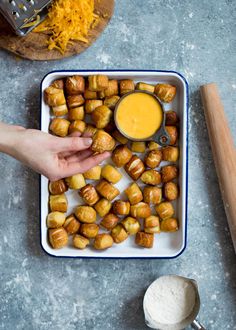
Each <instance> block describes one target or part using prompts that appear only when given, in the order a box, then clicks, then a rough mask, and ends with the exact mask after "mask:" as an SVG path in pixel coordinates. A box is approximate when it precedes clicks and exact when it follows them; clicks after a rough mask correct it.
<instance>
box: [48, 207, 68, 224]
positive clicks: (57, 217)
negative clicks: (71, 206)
mask: <svg viewBox="0 0 236 330" xmlns="http://www.w3.org/2000/svg"><path fill="white" fill-rule="evenodd" d="M65 220H66V216H65V214H64V213H62V212H58V211H55V212H51V213H49V214H48V215H47V227H48V228H59V227H61V226H63V224H64V222H65Z"/></svg>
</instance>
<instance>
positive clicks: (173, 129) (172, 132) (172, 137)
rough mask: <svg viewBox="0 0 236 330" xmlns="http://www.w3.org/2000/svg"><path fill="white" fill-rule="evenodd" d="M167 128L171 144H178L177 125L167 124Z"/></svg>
mask: <svg viewBox="0 0 236 330" xmlns="http://www.w3.org/2000/svg"><path fill="white" fill-rule="evenodd" d="M165 129H166V131H167V133H168V135H169V137H170V143H169V144H170V145H171V146H173V145H174V144H176V142H177V139H178V130H177V128H176V126H165Z"/></svg>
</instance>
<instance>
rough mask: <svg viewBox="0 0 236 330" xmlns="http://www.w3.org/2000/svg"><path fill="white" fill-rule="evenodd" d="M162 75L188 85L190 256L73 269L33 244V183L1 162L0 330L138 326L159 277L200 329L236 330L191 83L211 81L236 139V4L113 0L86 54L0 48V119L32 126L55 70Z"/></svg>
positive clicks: (226, 238) (233, 271)
mask: <svg viewBox="0 0 236 330" xmlns="http://www.w3.org/2000/svg"><path fill="white" fill-rule="evenodd" d="M106 68H111V69H116V68H117V69H124V68H127V69H170V70H177V71H180V72H181V73H182V74H183V75H185V77H186V78H187V79H188V81H189V84H190V122H189V138H190V149H189V200H188V202H189V212H188V216H189V226H188V247H187V250H186V251H185V252H184V254H183V255H182V256H181V257H179V258H177V259H175V260H79V259H77V260H71V259H55V258H51V257H49V256H47V255H46V254H45V253H44V252H43V251H42V250H41V247H40V243H39V210H38V201H39V195H38V188H39V187H38V176H37V175H36V174H35V173H33V172H32V171H31V170H29V169H27V168H25V167H23V166H21V164H19V163H18V162H16V161H15V160H13V159H10V158H9V157H7V156H5V155H0V185H1V188H0V189H1V190H0V233H1V237H0V256H1V259H0V329H4V330H13V329H24V330H48V329H50V330H75V329H79V330H85V329H86V330H87V329H88V330H91V329H96V330H98V329H104V330H108V329H113V330H121V329H135V330H138V329H142V330H143V329H146V328H147V327H146V326H145V324H144V318H143V312H142V297H143V293H144V291H145V289H146V288H147V286H148V285H149V284H150V283H151V282H152V281H153V280H154V279H155V278H156V277H158V276H159V275H162V274H169V273H177V274H181V275H184V276H189V277H192V278H194V279H196V280H197V281H198V283H199V288H200V294H201V300H202V308H201V312H200V315H199V319H201V321H202V323H204V324H205V326H206V328H207V329H224V330H225V329H230V330H233V329H236V308H235V307H236V284H235V283H236V256H235V254H234V252H233V247H232V243H231V239H230V234H229V231H228V227H227V222H226V216H225V212H224V209H223V204H222V200H221V195H220V192H219V186H218V182H217V177H216V173H215V169H214V164H213V160H212V154H211V150H210V145H209V142H208V135H207V130H206V125H205V121H204V116H203V110H202V106H201V103H200V98H199V86H200V85H201V84H203V83H206V82H211V81H216V82H217V83H218V84H219V86H220V91H221V96H222V100H223V103H224V105H225V111H226V114H227V117H228V120H229V123H230V127H231V129H232V132H233V135H234V138H235V137H236V125H235V103H236V3H235V1H233V0H219V1H217V2H216V1H214V0H202V1H194V0H182V1H175V0H165V1H163V0H160V1H157V0H156V1H155V0H147V1H142V0H117V1H116V9H115V15H114V17H113V19H112V21H111V23H110V25H109V27H108V28H107V29H106V31H105V32H104V34H103V35H102V36H101V37H100V38H99V40H97V42H96V43H95V44H94V45H93V46H92V47H90V48H89V49H88V50H87V51H86V52H85V53H83V54H81V55H80V56H76V57H73V58H70V59H66V60H64V61H60V62H29V61H24V60H18V59H16V58H15V57H14V56H12V55H10V54H7V53H6V52H3V51H0V119H1V120H3V121H6V122H8V123H18V124H21V125H25V126H27V127H38V125H39V122H38V115H39V111H40V109H39V84H40V80H41V79H42V77H43V76H44V75H45V74H46V73H47V72H48V71H51V70H55V69H106Z"/></svg>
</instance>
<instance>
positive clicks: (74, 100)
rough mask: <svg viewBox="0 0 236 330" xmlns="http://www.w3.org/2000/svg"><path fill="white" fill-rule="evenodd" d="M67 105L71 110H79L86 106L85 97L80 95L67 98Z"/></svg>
mask: <svg viewBox="0 0 236 330" xmlns="http://www.w3.org/2000/svg"><path fill="white" fill-rule="evenodd" d="M66 100H67V105H68V107H69V108H70V109H72V108H77V107H79V106H81V105H83V104H84V102H85V100H84V98H83V96H82V95H81V94H80V95H70V96H68V97H67V99H66Z"/></svg>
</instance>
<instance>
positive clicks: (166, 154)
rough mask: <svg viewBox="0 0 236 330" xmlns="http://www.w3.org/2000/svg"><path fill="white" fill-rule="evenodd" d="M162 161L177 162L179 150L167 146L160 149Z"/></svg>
mask: <svg viewBox="0 0 236 330" xmlns="http://www.w3.org/2000/svg"><path fill="white" fill-rule="evenodd" d="M162 155H163V160H165V161H167V162H177V160H178V158H179V148H178V147H172V146H168V147H166V148H163V149H162Z"/></svg>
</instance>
